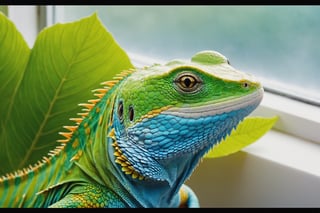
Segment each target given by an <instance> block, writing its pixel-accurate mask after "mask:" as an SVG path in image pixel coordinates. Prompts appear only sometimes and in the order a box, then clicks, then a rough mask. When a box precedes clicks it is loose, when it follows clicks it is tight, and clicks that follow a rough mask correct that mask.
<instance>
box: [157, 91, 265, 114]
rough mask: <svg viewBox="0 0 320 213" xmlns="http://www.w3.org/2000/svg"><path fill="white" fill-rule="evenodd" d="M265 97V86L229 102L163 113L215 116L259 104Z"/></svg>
mask: <svg viewBox="0 0 320 213" xmlns="http://www.w3.org/2000/svg"><path fill="white" fill-rule="evenodd" d="M262 97H263V88H262V87H261V88H259V89H258V90H257V91H256V92H254V93H252V94H249V95H246V96H242V97H239V98H237V99H232V100H231V101H229V102H227V103H226V102H221V103H215V104H207V105H204V106H198V107H186V108H183V107H180V108H175V107H172V108H170V109H168V110H166V111H163V112H162V114H169V115H175V116H179V117H184V118H196V117H203V116H213V115H217V114H221V113H225V112H230V111H233V110H237V109H240V108H244V107H247V106H249V105H257V104H258V103H260V102H261V100H262Z"/></svg>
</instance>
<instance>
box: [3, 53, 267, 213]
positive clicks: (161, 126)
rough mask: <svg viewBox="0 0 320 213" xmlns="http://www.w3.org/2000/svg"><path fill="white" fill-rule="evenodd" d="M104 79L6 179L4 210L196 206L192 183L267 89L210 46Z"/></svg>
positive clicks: (4, 183)
mask: <svg viewBox="0 0 320 213" xmlns="http://www.w3.org/2000/svg"><path fill="white" fill-rule="evenodd" d="M101 85H102V86H101V87H102V88H100V89H95V90H93V93H94V94H93V95H95V96H96V97H97V98H96V99H91V100H88V102H87V103H82V104H79V105H80V106H81V107H82V108H81V112H80V113H78V114H79V117H77V118H71V120H73V121H74V122H75V124H74V125H73V126H64V128H65V129H66V131H64V132H59V134H60V135H62V136H63V138H62V139H59V140H57V143H58V144H57V146H56V148H55V149H53V150H51V151H50V152H48V155H47V156H44V157H43V158H42V159H41V160H39V161H38V162H37V163H35V164H33V165H30V166H29V167H26V168H23V169H19V170H16V171H14V172H11V173H8V174H6V175H3V176H2V177H1V178H0V207H51V208H58V207H62V208H67V207H71V208H73V207H75V208H76V207H85V208H87V207H110V208H116V207H172V208H178V207H189V208H193V207H200V202H199V199H198V197H197V195H196V193H195V192H194V191H193V190H192V189H191V188H190V187H189V186H188V185H187V184H186V183H185V182H186V180H188V178H189V177H190V176H191V174H192V173H193V172H194V170H195V169H196V167H197V166H198V165H199V164H200V162H201V160H202V159H203V157H204V155H205V154H206V153H207V152H208V150H210V149H212V148H214V146H215V145H216V144H218V143H219V142H220V141H221V140H222V139H224V138H225V137H227V136H228V135H229V134H230V132H231V131H232V130H233V129H235V128H236V127H237V125H238V124H239V123H240V122H241V121H242V120H243V119H244V118H245V117H246V116H248V115H249V114H250V113H251V112H252V111H253V110H254V109H255V108H256V107H257V106H258V105H259V104H260V102H261V100H262V97H263V93H264V90H263V87H262V84H261V83H260V82H259V81H258V80H257V79H256V78H255V77H254V76H253V75H251V74H249V73H245V72H243V71H239V70H238V69H235V68H234V67H233V66H231V65H230V63H229V60H228V59H227V58H226V57H225V56H224V55H222V54H221V53H219V52H217V51H213V50H203V51H200V52H197V53H195V54H194V55H193V56H192V57H191V59H190V60H188V61H187V60H181V59H174V60H171V61H169V62H167V63H165V64H159V63H155V64H153V65H150V66H145V67H142V68H137V67H135V68H131V69H128V70H124V71H122V72H121V73H119V74H117V75H116V76H114V78H113V79H112V80H109V81H106V82H102V83H101Z"/></svg>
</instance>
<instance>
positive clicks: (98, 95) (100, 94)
mask: <svg viewBox="0 0 320 213" xmlns="http://www.w3.org/2000/svg"><path fill="white" fill-rule="evenodd" d="M93 95H94V96H97V97H98V98H99V99H101V98H102V97H103V96H104V95H105V94H102V93H94V94H93Z"/></svg>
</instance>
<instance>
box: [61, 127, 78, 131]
mask: <svg viewBox="0 0 320 213" xmlns="http://www.w3.org/2000/svg"><path fill="white" fill-rule="evenodd" d="M63 128H65V129H67V130H69V131H71V132H74V131H75V130H76V129H77V128H78V126H63Z"/></svg>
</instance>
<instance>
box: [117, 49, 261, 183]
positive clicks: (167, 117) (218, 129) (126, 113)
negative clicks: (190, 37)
mask: <svg viewBox="0 0 320 213" xmlns="http://www.w3.org/2000/svg"><path fill="white" fill-rule="evenodd" d="M117 94H118V95H117V97H116V99H115V104H114V109H113V119H114V130H115V140H114V144H113V149H114V153H113V154H114V155H115V161H116V162H117V163H118V164H119V165H118V166H119V167H120V168H121V169H122V171H123V172H124V173H126V174H130V175H132V177H133V178H136V180H139V179H144V180H143V181H151V182H159V181H160V182H164V181H165V182H167V183H169V184H170V185H173V184H181V183H183V182H184V181H185V180H186V179H187V178H188V177H189V176H190V175H191V173H192V172H193V170H194V168H195V167H196V166H197V164H198V163H199V160H200V159H201V158H202V157H203V156H204V155H205V154H206V153H207V152H208V151H209V150H210V149H211V148H212V147H213V146H214V145H215V144H217V143H219V142H220V141H221V140H222V139H223V138H225V137H226V136H228V134H230V132H231V130H232V129H234V128H235V127H236V126H237V125H238V123H239V122H240V121H241V120H243V118H244V117H246V116H247V115H248V114H250V113H251V112H252V111H253V110H254V109H255V108H256V107H257V106H258V105H259V103H260V101H261V99H262V95H263V89H262V86H261V84H260V83H259V82H258V81H257V80H255V78H254V77H253V76H252V75H249V74H246V73H244V72H240V71H238V70H236V69H234V68H233V67H232V66H231V65H230V64H229V62H228V60H227V59H226V58H225V57H224V56H223V55H221V54H220V53H218V52H215V51H203V52H199V53H197V54H196V55H194V56H193V57H192V58H191V60H190V61H189V62H185V61H181V60H174V61H171V62H169V63H167V64H165V65H159V64H156V65H153V66H150V67H146V68H144V69H140V70H137V71H136V72H134V73H133V74H132V75H131V76H129V77H128V78H127V79H126V80H125V81H123V82H122V84H121V85H119V88H118V93H117Z"/></svg>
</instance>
